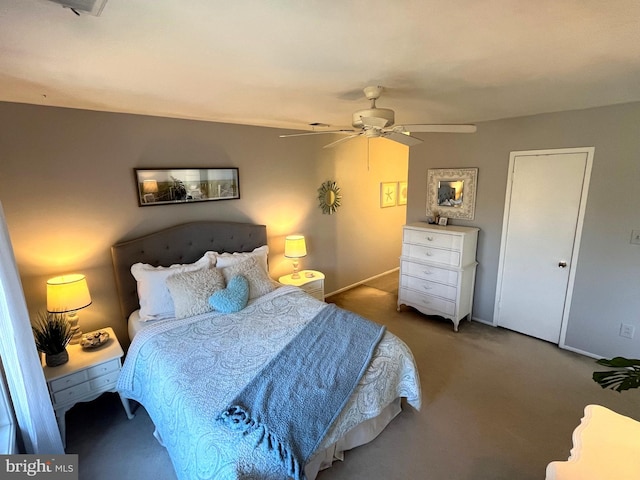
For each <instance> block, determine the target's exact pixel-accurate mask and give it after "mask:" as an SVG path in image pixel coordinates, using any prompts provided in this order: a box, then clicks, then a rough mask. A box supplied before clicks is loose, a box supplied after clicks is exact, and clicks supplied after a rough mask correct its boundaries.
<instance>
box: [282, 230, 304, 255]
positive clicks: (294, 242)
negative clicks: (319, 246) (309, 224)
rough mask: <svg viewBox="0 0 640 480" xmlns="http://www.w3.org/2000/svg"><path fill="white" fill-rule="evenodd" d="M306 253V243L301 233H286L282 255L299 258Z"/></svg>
mask: <svg viewBox="0 0 640 480" xmlns="http://www.w3.org/2000/svg"><path fill="white" fill-rule="evenodd" d="M306 255H307V245H306V243H305V241H304V236H303V235H288V236H287V237H286V238H285V239H284V256H285V257H287V258H301V257H305V256H306Z"/></svg>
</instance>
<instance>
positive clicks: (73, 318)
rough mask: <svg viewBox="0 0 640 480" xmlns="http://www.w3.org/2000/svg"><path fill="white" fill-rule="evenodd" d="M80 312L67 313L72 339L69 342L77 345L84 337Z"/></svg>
mask: <svg viewBox="0 0 640 480" xmlns="http://www.w3.org/2000/svg"><path fill="white" fill-rule="evenodd" d="M78 320H80V319H79V318H78V313H77V312H71V313H69V314H67V322H68V323H69V326H71V341H70V342H69V343H70V344H71V345H76V344H78V343H80V339H81V338H82V330H80V325H78Z"/></svg>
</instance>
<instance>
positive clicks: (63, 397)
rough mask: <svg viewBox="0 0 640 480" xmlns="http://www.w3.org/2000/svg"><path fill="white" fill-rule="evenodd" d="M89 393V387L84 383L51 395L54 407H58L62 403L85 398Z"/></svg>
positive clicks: (87, 383)
mask: <svg viewBox="0 0 640 480" xmlns="http://www.w3.org/2000/svg"><path fill="white" fill-rule="evenodd" d="M90 391H91V386H90V385H89V382H85V383H81V384H79V385H76V386H74V387H71V388H67V389H65V390H61V391H59V392H55V393H54V394H53V403H54V406H56V405H60V404H63V403H70V402H75V401H76V400H77V399H79V398H81V397H83V396H85V395H86V394H87V393H89V392H90Z"/></svg>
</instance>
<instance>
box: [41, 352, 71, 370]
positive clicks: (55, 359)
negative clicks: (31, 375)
mask: <svg viewBox="0 0 640 480" xmlns="http://www.w3.org/2000/svg"><path fill="white" fill-rule="evenodd" d="M44 360H45V362H46V364H47V367H57V366H58V365H62V364H63V363H67V362H68V361H69V353H67V349H64V350H63V351H61V352H60V353H56V354H53V355H49V354H45V356H44Z"/></svg>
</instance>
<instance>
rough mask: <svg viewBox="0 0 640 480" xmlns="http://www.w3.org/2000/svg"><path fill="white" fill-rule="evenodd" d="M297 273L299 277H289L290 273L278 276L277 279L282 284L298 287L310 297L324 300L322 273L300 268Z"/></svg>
mask: <svg viewBox="0 0 640 480" xmlns="http://www.w3.org/2000/svg"><path fill="white" fill-rule="evenodd" d="M298 273H299V274H300V278H291V275H292V274H291V273H290V274H289V275H284V276H282V277H280V278H279V279H278V281H279V282H280V283H282V284H283V285H293V286H295V287H300V288H301V289H303V290H304V291H305V292H307V293H308V294H309V295H311V296H312V297H315V298H317V299H318V300H321V301H323V302H324V273H322V272H318V271H316V270H302V271H300V272H298Z"/></svg>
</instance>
